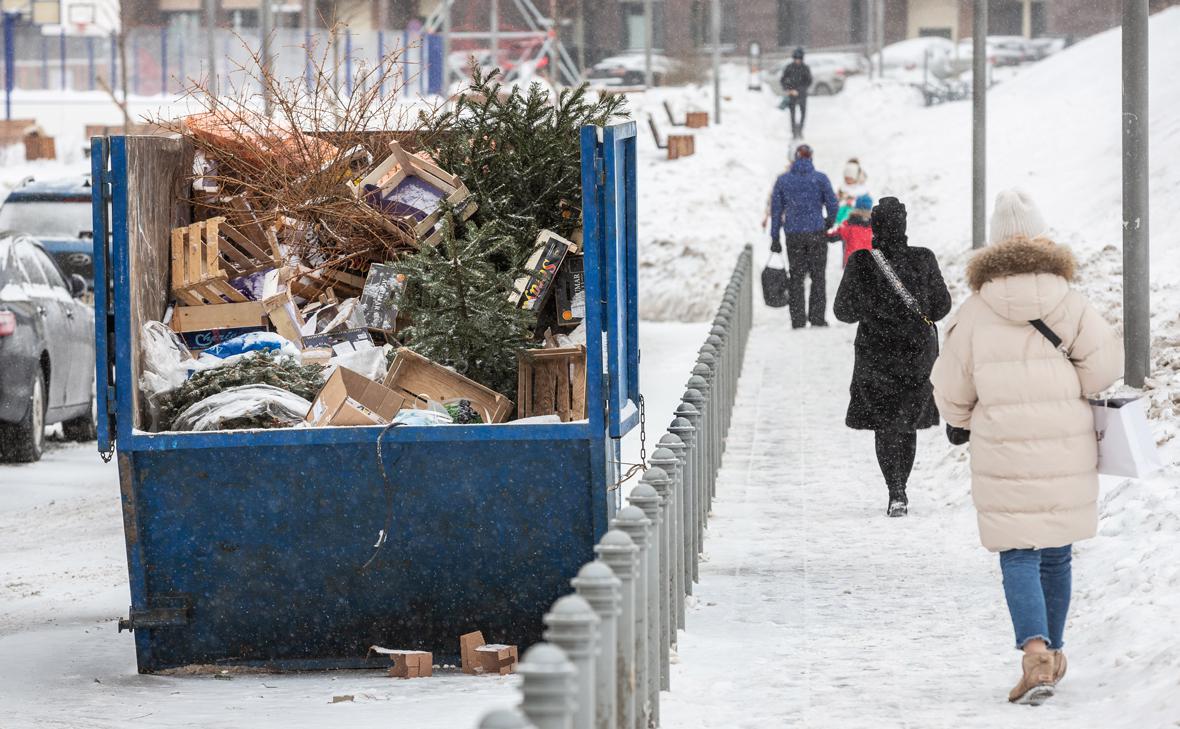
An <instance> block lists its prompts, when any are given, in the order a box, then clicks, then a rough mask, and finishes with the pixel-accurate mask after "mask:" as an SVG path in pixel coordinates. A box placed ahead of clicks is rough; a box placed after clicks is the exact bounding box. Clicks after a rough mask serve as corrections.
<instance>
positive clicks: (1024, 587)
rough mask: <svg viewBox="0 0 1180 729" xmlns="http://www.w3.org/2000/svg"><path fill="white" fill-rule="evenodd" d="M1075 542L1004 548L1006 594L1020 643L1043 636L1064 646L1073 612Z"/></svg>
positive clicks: (1053, 644) (1002, 562) (1002, 567)
mask: <svg viewBox="0 0 1180 729" xmlns="http://www.w3.org/2000/svg"><path fill="white" fill-rule="evenodd" d="M1072 549H1073V545H1070V544H1067V545H1065V546H1064V547H1050V548H1047V549H1010V550H1008V551H1006V552H1000V570H1001V571H1002V572H1003V573H1004V597H1005V598H1006V599H1007V601H1008V612H1009V613H1010V614H1011V615H1012V627H1013V628H1014V629H1015V630H1016V647H1017V648H1023V647H1024V644H1025V643H1027V642H1029V641H1030V640H1033V639H1034V638H1040V639H1041V640H1043V641H1045V643H1047V644H1048V646H1049V649H1050V650H1060V649H1061V645H1062V636H1063V634H1064V633H1065V616H1066V615H1067V614H1068V613H1069V593H1070V586H1071V576H1070V559H1071V556H1072Z"/></svg>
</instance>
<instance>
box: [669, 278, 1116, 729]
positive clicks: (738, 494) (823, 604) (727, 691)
mask: <svg viewBox="0 0 1180 729" xmlns="http://www.w3.org/2000/svg"><path fill="white" fill-rule="evenodd" d="M837 280H838V279H837ZM760 317H761V323H760V324H759V325H758V326H756V327H755V329H754V331H753V333H752V335H751V343H750V347H749V351H748V354H747V360H746V364H745V370H744V372H743V378H742V381H741V384H740V386H739V390H738V396H737V403H736V406H735V413H734V419H733V425H732V431H731V433H730V436H729V440H728V450H727V452H726V454H725V457H724V461H723V464H722V469H721V474H720V479H719V482H718V485H717V497H716V499H715V501H714V505H713V516H712V518H711V520H710V525H709V532H708V539H707V541H706V542H705V550H706V555H707V561H705V562H704V563H702V565H701V570H700V578H701V579H700V583H699V584H698V585H697V586H696V590H695V595H694V596H693V598H690V605H692V607H690V610H689V612H688V617H687V630H686V631H685V632H683V633H681V635H680V646H679V662H678V664H677V665H676V666H675V667H674V669H673V673H672V693H671V694H665V701H664V704H663V708H662V719H663V724H664V726H667V727H675V728H676V729H695V728H698V727H727V728H730V729H732V728H733V727H751V728H753V727H757V728H758V729H766V728H769V727H784V728H785V727H815V728H816V729H836V728H839V729H854V728H856V727H866V728H870V727H871V728H872V729H883V728H885V727H907V728H910V727H912V728H915V729H916V728H918V727H922V728H927V727H929V728H931V729H933V728H943V727H957V728H961V727H981V728H982V727H987V728H988V729H995V727H1018V726H1026V725H1027V726H1034V722H1035V725H1036V726H1038V727H1045V726H1060V727H1074V728H1076V727H1081V726H1097V725H1096V724H1090V723H1089V722H1088V721H1084V720H1082V719H1084V718H1086V717H1091V718H1092V717H1093V713H1092V710H1093V709H1095V708H1096V706H1095V705H1096V704H1100V703H1101V702H1102V701H1103V691H1102V689H1101V688H1100V683H1101V682H1100V678H1101V677H1100V676H1098V675H1096V674H1095V670H1094V668H1093V667H1092V666H1093V664H1092V663H1091V664H1090V665H1087V657H1086V654H1087V636H1086V635H1081V634H1076V633H1074V634H1071V633H1070V632H1068V631H1067V634H1066V644H1067V645H1066V648H1067V650H1068V651H1069V652H1070V654H1071V657H1072V658H1073V659H1074V661H1073V663H1072V664H1071V666H1070V674H1069V676H1068V677H1067V678H1066V679H1065V681H1063V683H1062V685H1061V687H1060V693H1059V694H1058V696H1057V697H1056V698H1055V699H1053V700H1052V703H1051V704H1049V705H1047V706H1044V707H1041V708H1040V709H1039V710H1037V709H1030V708H1028V707H1014V706H1010V705H1008V704H1007V702H1006V694H1007V691H1008V689H1009V688H1011V685H1012V684H1014V683H1015V681H1016V679H1017V678H1018V670H1019V669H1018V666H1019V656H1018V654H1017V652H1016V651H1015V650H1014V649H1013V648H1012V645H1011V644H1012V640H1013V638H1012V632H1011V627H1010V624H1009V621H1008V616H1007V612H1006V609H1005V607H1004V602H1003V593H1002V589H1001V585H1000V579H999V568H998V560H997V559H996V557H995V556H994V555H991V554H989V553H988V552H986V551H985V550H984V549H983V548H982V547H980V546H979V541H978V537H977V533H976V530H975V521H974V516H973V513H972V511H971V509H970V508H969V506H968V505H967V504H965V503H963V501H964V499H963V497H964V494H965V492H966V489H967V483H966V481H965V480H964V479H963V478H962V476H961V475H959V476H958V477H956V478H952V479H947V478H940V479H937V478H934V477H933V476H932V469H933V470H936V471H938V472H940V473H943V474H947V473H953V472H955V471H958V473H959V474H962V469H961V463H959V462H958V460H959V459H958V458H957V457H955V456H949V457H948V455H947V450H948V448H949V446H948V445H947V444H946V440H945V438H944V437H943V436H942V433H941V431H940V430H934V429H932V430H927V431H924V432H923V433H922V435H921V437H920V439H919V451H918V460H917V465H916V467H915V471H914V475H913V477H912V479H911V481H910V488H909V494H910V510H911V515H910V516H909V517H907V518H903V519H889V518H887V517H885V515H884V511H885V505H886V489H885V486H884V484H883V482H882V479H881V475H880V472H879V471H878V469H877V465H876V460H875V456H874V451H873V438H872V433H867V432H855V431H851V430H848V429H847V428H845V427H844V411H845V408H846V407H847V403H848V394H847V393H848V384H849V381H850V378H851V373H852V361H853V360H852V355H853V349H852V339H853V335H854V332H855V329H854V328H853V327H849V326H845V325H840V324H838V323H837V322H835V321H833V322H832V324H833V326H832V328H831V329H828V330H820V329H807V330H801V331H791V329H790V323H789V320H788V318H787V316H786V314H785V311H784V312H777V311H776V312H771V311H769V310H763V311H762V312H760ZM948 461H950V462H949V463H948ZM947 481H953V483H948V482H947ZM1085 579H1086V563H1085V558H1084V555H1079V558H1078V559H1077V560H1076V561H1075V582H1076V583H1077V584H1079V585H1081V586H1085ZM1075 599H1082V598H1080V597H1079V596H1078V595H1077V594H1076V593H1075ZM1118 725H1120V726H1121V724H1118ZM1103 726H1113V725H1112V724H1105V723H1104V724H1103Z"/></svg>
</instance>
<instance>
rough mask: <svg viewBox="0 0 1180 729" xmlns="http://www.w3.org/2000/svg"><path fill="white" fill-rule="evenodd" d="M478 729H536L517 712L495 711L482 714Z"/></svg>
mask: <svg viewBox="0 0 1180 729" xmlns="http://www.w3.org/2000/svg"><path fill="white" fill-rule="evenodd" d="M479 729H536V727H534V726H533V725H532V724H530V723H529V721H528V719H525V718H524V717H523V716H521V715H520V713H519V712H516V711H510V710H508V709H497V710H495V711H493V712H490V713H487V714H484V717H483V718H482V719H480V720H479Z"/></svg>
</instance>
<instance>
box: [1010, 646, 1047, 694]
mask: <svg viewBox="0 0 1180 729" xmlns="http://www.w3.org/2000/svg"><path fill="white" fill-rule="evenodd" d="M1053 657H1054V656H1053V654H1052V653H1026V654H1025V655H1024V657H1023V658H1022V659H1021V661H1020V665H1021V668H1023V669H1024V675H1023V676H1021V677H1020V683H1018V684H1016V688H1014V689H1012V691H1011V692H1010V693H1009V694H1008V700H1009V701H1011V702H1012V703H1014V704H1028V705H1030V706H1040V705H1041V704H1042V703H1044V702H1045V699H1048V698H1049V697H1050V696H1052V695H1053V676H1054V669H1055V668H1056V665H1055V663H1054V660H1053Z"/></svg>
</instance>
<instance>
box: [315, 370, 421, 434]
mask: <svg viewBox="0 0 1180 729" xmlns="http://www.w3.org/2000/svg"><path fill="white" fill-rule="evenodd" d="M401 407H402V397H401V395H398V394H397V393H395V392H394V391H393V390H390V389H389V388H388V387H385V386H384V385H382V384H381V383H379V382H374V381H372V380H370V379H369V378H367V377H365V376H364V375H362V374H359V373H357V372H353V371H352V370H350V369H348V368H346V367H337V368H336V371H335V372H333V373H332V376H331V377H329V378H328V381H327V382H326V383H325V384H324V386H323V388H322V389H321V390H320V392H319V394H318V395H316V398H315V401H314V402H312V404H311V408H310V409H309V410H308V411H307V417H306V418H305V419H306V420H307V422H308V423H310V424H311V425H313V426H316V427H320V426H342V425H385V424H387V423H389V421H391V420H393V418H394V416H396V415H397V413H398V411H399V410H401Z"/></svg>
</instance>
